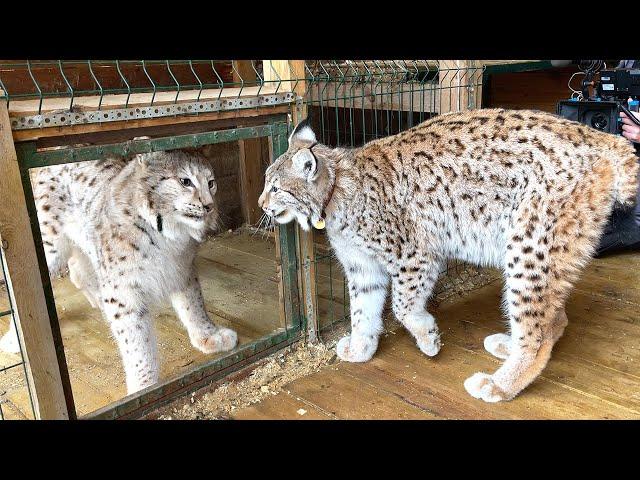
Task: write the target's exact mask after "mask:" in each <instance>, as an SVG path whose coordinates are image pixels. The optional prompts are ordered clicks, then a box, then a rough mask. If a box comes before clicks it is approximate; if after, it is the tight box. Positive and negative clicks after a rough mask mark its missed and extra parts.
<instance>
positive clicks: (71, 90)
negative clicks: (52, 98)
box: [58, 60, 75, 110]
mask: <svg viewBox="0 0 640 480" xmlns="http://www.w3.org/2000/svg"><path fill="white" fill-rule="evenodd" d="M58 68H59V69H60V75H62V78H63V80H64V83H65V84H66V85H67V91H68V92H69V94H70V95H71V97H70V99H69V110H72V109H73V98H74V93H75V92H74V91H73V87H72V86H71V83H69V80H68V79H67V76H66V75H65V74H64V68H63V67H62V60H58Z"/></svg>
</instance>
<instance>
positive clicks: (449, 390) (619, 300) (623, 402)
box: [234, 253, 640, 419]
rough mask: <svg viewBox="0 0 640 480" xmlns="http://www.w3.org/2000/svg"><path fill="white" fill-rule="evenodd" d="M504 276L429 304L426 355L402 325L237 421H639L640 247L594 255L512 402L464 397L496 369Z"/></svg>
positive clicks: (288, 387) (248, 410) (246, 411)
mask: <svg viewBox="0 0 640 480" xmlns="http://www.w3.org/2000/svg"><path fill="white" fill-rule="evenodd" d="M501 288H502V285H501V282H500V281H497V282H494V283H492V284H491V285H488V286H485V287H483V288H481V289H479V290H476V291H474V292H472V293H470V294H468V295H467V296H465V297H463V298H462V299H457V300H452V301H448V302H447V303H445V304H442V305H440V307H438V308H437V309H436V310H434V311H433V313H434V315H435V316H436V318H437V319H438V322H439V325H440V328H441V331H442V339H443V347H442V350H441V351H440V353H439V354H438V355H437V356H436V357H435V358H428V357H426V356H424V355H423V354H422V353H421V352H420V351H419V350H418V348H417V347H416V346H415V344H414V341H413V339H412V338H411V337H410V336H409V335H408V334H407V333H406V331H405V330H404V329H402V328H397V329H396V330H395V334H389V335H387V336H385V337H384V338H382V339H381V342H380V347H379V349H378V352H377V353H376V355H375V356H374V358H373V359H372V360H371V361H370V362H368V363H364V364H350V363H344V362H337V363H334V364H332V365H329V366H327V367H325V368H324V369H323V370H321V371H320V372H318V373H316V374H313V375H310V376H308V377H304V378H301V379H299V380H296V381H294V382H292V383H290V384H289V385H286V386H285V387H284V390H285V391H284V392H283V393H280V394H278V395H276V396H273V397H270V398H268V399H267V400H265V401H263V402H262V403H259V404H257V405H254V406H252V407H250V408H246V409H243V410H239V411H237V412H236V414H235V416H234V417H235V418H237V419H447V418H456V419H636V418H640V253H627V254H620V255H616V256H613V257H609V258H606V259H597V260H594V261H593V262H592V264H591V265H590V266H589V268H588V269H587V271H586V272H585V274H584V275H583V277H582V280H581V281H580V282H579V284H578V285H577V288H576V289H575V290H574V292H573V294H572V295H571V297H570V300H569V302H568V305H567V315H568V317H569V326H568V327H567V329H566V331H565V334H564V336H563V337H562V338H561V339H560V341H559V342H558V343H557V345H556V347H555V349H554V353H553V356H552V359H551V361H550V362H549V364H548V366H547V368H546V369H545V370H544V372H543V374H542V376H541V377H539V378H538V379H537V380H536V381H535V382H534V383H533V384H532V385H530V386H529V387H528V388H527V389H526V390H525V391H524V392H522V393H521V394H520V395H519V396H518V397H517V398H516V399H514V400H512V401H511V402H503V403H499V404H487V403H484V402H482V401H480V400H476V399H474V398H472V397H470V396H469V395H468V394H467V393H466V391H465V390H464V387H463V381H464V380H465V379H466V378H467V377H469V376H470V375H471V374H473V373H475V372H478V371H484V372H493V371H495V370H496V369H497V368H498V366H499V364H500V361H498V360H497V359H496V358H494V357H492V356H491V355H490V354H489V353H487V352H486V351H485V350H484V349H483V347H482V341H483V339H484V337H486V336H487V335H489V334H492V333H496V332H500V331H504V322H503V319H502V315H501V311H500V308H499V303H500V293H501Z"/></svg>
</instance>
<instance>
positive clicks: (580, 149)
mask: <svg viewBox="0 0 640 480" xmlns="http://www.w3.org/2000/svg"><path fill="white" fill-rule="evenodd" d="M637 174H638V165H637V158H636V156H635V154H634V149H633V147H632V145H631V144H630V143H629V142H628V141H627V140H625V139H624V138H622V137H619V136H614V135H610V134H606V133H602V132H599V131H597V130H594V129H591V128H588V127H586V126H583V125H581V124H578V123H576V122H572V121H568V120H564V119H561V118H559V117H556V116H554V115H551V114H547V113H543V112H538V111H527V110H521V111H509V110H502V109H487V110H476V111H470V112H464V113H451V114H446V115H441V116H438V117H435V118H434V119H430V120H428V121H426V122H424V123H421V124H420V125H417V126H415V127H413V128H411V129H409V130H406V131H404V132H401V133H399V134H397V135H393V136H390V137H386V138H383V139H379V140H375V141H372V142H370V143H367V144H365V145H364V146H362V147H360V148H353V149H344V148H330V147H328V146H325V145H321V144H319V143H318V142H317V140H316V136H315V134H314V132H313V131H312V129H311V127H310V126H309V124H308V123H305V122H303V123H301V124H300V125H298V127H297V128H296V129H295V130H294V132H293V133H292V135H291V137H290V139H289V148H288V150H287V152H285V153H284V154H283V155H282V156H281V157H279V158H278V159H277V160H276V161H275V162H274V164H273V165H271V166H270V167H269V169H268V170H267V172H266V178H265V188H264V191H263V193H262V195H261V197H260V199H259V203H260V206H261V207H262V208H263V210H264V211H265V212H266V213H267V214H268V215H271V216H272V217H273V218H274V219H275V221H276V222H278V223H287V222H290V221H292V220H294V219H295V220H297V222H298V223H299V224H300V225H301V227H302V228H303V229H305V230H309V229H310V228H311V226H312V225H315V226H316V227H317V228H323V227H326V233H327V236H328V238H329V240H330V243H331V245H332V248H333V250H334V251H335V254H336V256H337V258H338V259H339V261H340V262H341V264H342V266H343V267H344V271H345V275H346V277H347V279H348V283H349V294H350V300H351V307H350V308H351V335H350V336H347V337H344V338H343V339H341V340H340V342H339V343H338V345H337V354H338V356H339V357H340V358H341V359H342V360H345V361H350V362H365V361H367V360H369V359H370V358H371V357H372V356H373V354H374V353H375V351H376V349H377V346H378V337H379V335H380V333H381V330H382V319H381V314H382V309H383V304H384V302H385V299H386V293H387V288H388V285H389V283H391V292H392V293H391V296H392V298H391V304H392V307H393V312H394V314H395V316H396V317H397V319H398V320H399V321H400V322H401V323H402V324H403V325H404V326H405V327H406V328H407V330H409V332H410V333H411V334H412V335H413V336H414V337H415V339H416V342H417V345H418V347H419V348H420V350H421V351H422V352H424V353H425V354H426V355H428V356H433V355H436V354H437V353H438V351H439V350H440V347H441V341H440V334H439V331H438V327H437V325H436V322H435V320H434V317H433V316H432V315H431V314H430V313H429V312H427V311H426V309H425V306H426V302H427V300H428V298H429V296H430V294H431V291H432V288H433V285H434V283H435V282H436V280H437V278H438V272H440V271H441V267H442V265H443V262H445V261H446V260H447V259H449V258H455V259H460V260H463V261H468V262H472V263H475V264H479V265H485V266H491V267H496V268H499V269H501V270H502V271H503V272H504V280H505V288H504V308H505V311H506V315H507V317H508V321H509V327H510V328H509V330H510V332H509V333H506V334H505V333H497V334H495V335H490V336H488V337H487V338H486V339H485V341H484V347H485V348H486V350H488V351H489V352H490V353H491V354H493V355H495V356H496V357H498V358H500V359H504V360H505V361H504V363H503V364H502V366H501V367H500V368H499V369H498V370H497V371H496V372H494V373H493V374H488V373H484V372H479V373H476V374H474V375H473V376H471V377H470V378H468V379H467V380H466V381H465V382H464V386H465V388H466V390H467V391H468V392H469V394H471V395H472V396H473V397H476V398H478V399H482V400H484V401H486V402H498V401H502V400H510V399H512V398H514V397H515V396H516V395H517V394H518V393H519V392H520V391H521V390H523V389H524V388H525V387H526V386H527V385H529V384H530V383H531V382H532V381H533V380H534V379H535V378H536V377H537V376H538V375H539V374H540V372H541V371H542V370H543V369H544V367H545V365H546V364H547V362H548V360H549V358H550V356H551V349H552V347H553V345H554V343H555V342H556V341H557V340H558V338H559V337H560V336H561V335H562V334H563V331H564V329H565V326H566V325H567V316H566V314H565V310H564V305H565V301H566V299H567V296H568V295H569V292H570V290H571V288H572V284H573V283H575V282H576V280H577V278H578V275H579V273H580V271H581V270H582V269H583V268H584V266H585V265H586V263H587V262H588V261H589V259H590V257H591V255H592V254H593V253H594V248H595V246H596V244H597V241H598V238H599V236H600V234H601V231H602V230H603V227H604V225H605V223H606V221H607V218H608V215H609V214H610V212H611V210H612V208H613V205H614V203H615V202H619V203H622V204H630V203H632V202H633V201H634V197H635V192H636V188H637V187H636V185H637Z"/></svg>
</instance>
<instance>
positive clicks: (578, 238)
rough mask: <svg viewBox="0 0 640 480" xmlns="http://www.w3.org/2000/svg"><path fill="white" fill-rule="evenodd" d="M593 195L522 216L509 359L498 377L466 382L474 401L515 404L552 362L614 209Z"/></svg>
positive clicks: (513, 267)
mask: <svg viewBox="0 0 640 480" xmlns="http://www.w3.org/2000/svg"><path fill="white" fill-rule="evenodd" d="M589 187H591V188H592V189H594V190H595V189H597V188H598V187H599V185H595V182H592V184H591V185H585V189H586V191H589V190H590V188H589ZM591 193H592V194H591V195H584V196H577V195H573V196H572V197H571V198H570V200H567V201H565V202H564V203H561V204H559V205H549V206H548V208H545V207H541V206H540V204H539V200H540V199H539V198H537V199H536V198H534V199H533V201H532V202H528V203H527V205H526V206H525V207H523V208H521V209H519V212H517V213H518V214H519V215H520V216H519V219H518V222H516V225H515V226H514V228H513V230H512V232H511V236H510V238H509V241H508V244H507V255H506V263H507V264H506V268H505V276H506V290H505V304H506V307H507V310H508V317H509V324H510V328H511V341H510V342H508V343H506V344H508V345H509V347H508V356H507V358H506V360H505V362H504V363H503V365H502V366H501V367H500V368H499V369H498V370H497V371H496V372H495V373H494V374H493V375H488V374H486V373H476V374H475V375H473V376H471V377H470V378H468V379H467V380H466V381H465V388H466V389H467V391H468V392H469V393H470V394H471V395H472V396H473V397H476V398H480V399H482V400H484V401H487V402H497V401H501V400H510V399H512V398H513V397H515V396H516V395H517V394H518V393H519V392H520V391H521V390H523V389H524V388H525V387H527V386H528V385H529V384H530V383H531V382H533V381H534V380H535V379H536V377H537V376H538V375H539V374H540V373H541V372H542V370H543V369H544V367H545V366H546V364H547V362H548V361H549V358H550V357H551V350H552V348H553V345H554V344H555V342H556V341H557V340H558V338H559V337H560V336H561V335H562V332H563V331H564V327H565V326H566V322H567V319H566V314H565V313H564V304H565V301H566V299H567V297H568V295H569V292H570V290H571V288H572V285H573V283H574V282H575V281H576V280H577V278H578V275H579V273H580V271H581V269H582V268H583V267H584V265H585V264H586V263H587V261H588V259H589V257H590V255H591V254H592V253H593V249H594V246H595V244H596V242H597V239H598V235H599V234H600V232H601V231H602V228H603V226H604V222H605V221H606V215H607V212H608V210H609V209H610V208H611V205H610V200H609V198H610V197H609V196H608V195H605V194H604V192H595V193H596V194H595V195H593V193H594V192H591ZM530 208H531V209H532V210H530ZM534 212H535V213H534ZM558 212H559V213H558ZM576 212H578V213H576ZM580 212H582V213H580ZM499 339H501V340H505V339H504V337H500V338H499ZM499 339H498V338H496V339H492V340H494V341H495V340H499ZM489 343H490V344H491V343H492V341H489ZM499 343H500V342H495V344H499ZM495 344H494V345H490V346H491V347H495V346H496V345H495ZM502 345H503V346H504V345H505V342H503V343H502ZM501 350H502V349H501ZM500 353H502V351H501V352H500Z"/></svg>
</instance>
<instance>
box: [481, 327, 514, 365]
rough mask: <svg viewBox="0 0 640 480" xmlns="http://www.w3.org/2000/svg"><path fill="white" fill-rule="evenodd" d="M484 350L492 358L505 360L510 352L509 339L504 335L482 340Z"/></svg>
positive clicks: (500, 334) (499, 334)
mask: <svg viewBox="0 0 640 480" xmlns="http://www.w3.org/2000/svg"><path fill="white" fill-rule="evenodd" d="M484 348H485V350H486V351H487V352H489V353H490V354H491V355H493V356H494V357H498V358H501V359H503V360H504V359H506V358H507V357H508V356H509V352H510V351H511V337H510V336H509V335H507V334H504V333H496V334H495V335H489V336H488V337H487V338H485V339H484Z"/></svg>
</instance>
